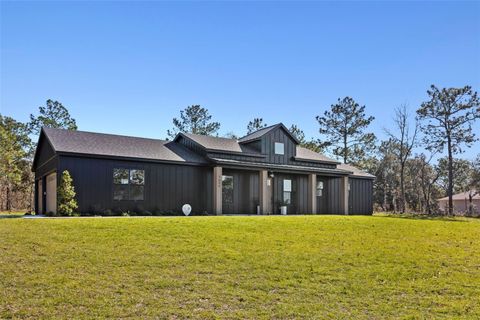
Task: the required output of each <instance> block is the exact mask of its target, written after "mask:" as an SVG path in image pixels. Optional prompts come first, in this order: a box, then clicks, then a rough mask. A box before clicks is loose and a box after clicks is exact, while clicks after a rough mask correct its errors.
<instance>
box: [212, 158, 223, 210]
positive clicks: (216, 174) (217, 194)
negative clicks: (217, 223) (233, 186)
mask: <svg viewBox="0 0 480 320" xmlns="http://www.w3.org/2000/svg"><path fill="white" fill-rule="evenodd" d="M212 185H213V192H212V193H213V214H216V215H221V214H222V167H214V168H213V184H212Z"/></svg>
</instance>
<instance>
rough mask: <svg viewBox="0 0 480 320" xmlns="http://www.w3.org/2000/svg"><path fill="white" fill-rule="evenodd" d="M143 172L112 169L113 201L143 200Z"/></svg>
mask: <svg viewBox="0 0 480 320" xmlns="http://www.w3.org/2000/svg"><path fill="white" fill-rule="evenodd" d="M144 185H145V171H144V170H139V169H123V168H115V169H113V200H134V201H137V200H143V194H144Z"/></svg>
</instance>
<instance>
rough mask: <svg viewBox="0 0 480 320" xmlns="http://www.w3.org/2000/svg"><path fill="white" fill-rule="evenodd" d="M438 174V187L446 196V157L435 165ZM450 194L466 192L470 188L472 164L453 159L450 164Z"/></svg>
mask: <svg viewBox="0 0 480 320" xmlns="http://www.w3.org/2000/svg"><path fill="white" fill-rule="evenodd" d="M437 170H438V173H439V178H438V181H437V183H438V185H439V186H440V187H441V188H442V189H443V191H444V192H445V193H446V194H448V188H449V173H448V157H444V158H440V159H439V160H438V164H437ZM452 172H453V180H452V192H453V194H456V193H460V192H467V191H468V190H469V189H470V186H471V179H472V174H473V168H472V163H471V162H470V161H468V160H465V159H453V163H452Z"/></svg>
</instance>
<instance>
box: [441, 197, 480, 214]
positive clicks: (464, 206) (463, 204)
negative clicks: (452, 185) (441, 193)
mask: <svg viewBox="0 0 480 320" xmlns="http://www.w3.org/2000/svg"><path fill="white" fill-rule="evenodd" d="M472 204H473V208H474V213H475V214H480V199H473V200H472ZM469 206H470V200H469V199H468V198H466V199H462V200H453V212H455V213H467V212H468V210H469ZM438 207H439V208H440V210H441V211H442V212H446V211H448V209H447V208H448V200H438Z"/></svg>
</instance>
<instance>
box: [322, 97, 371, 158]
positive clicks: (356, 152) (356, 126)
mask: <svg viewBox="0 0 480 320" xmlns="http://www.w3.org/2000/svg"><path fill="white" fill-rule="evenodd" d="M316 119H317V121H318V124H319V125H320V129H319V132H320V134H322V135H324V136H325V140H324V142H323V143H322V147H325V148H328V149H331V151H332V153H333V154H334V155H335V156H337V157H341V158H342V160H343V163H351V164H354V165H355V164H359V163H360V162H361V161H362V160H364V159H365V157H366V156H367V155H368V154H369V153H371V152H372V151H373V150H374V149H375V140H376V138H375V135H374V134H373V133H366V132H365V131H366V129H367V128H368V126H369V125H370V123H371V122H372V121H373V120H374V119H375V118H374V117H373V116H369V117H367V116H366V115H365V106H360V105H359V104H358V103H356V102H355V100H353V99H352V98H350V97H345V98H343V99H338V101H337V103H336V104H333V105H332V106H331V109H330V110H327V111H325V112H324V114H323V116H317V117H316Z"/></svg>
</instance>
